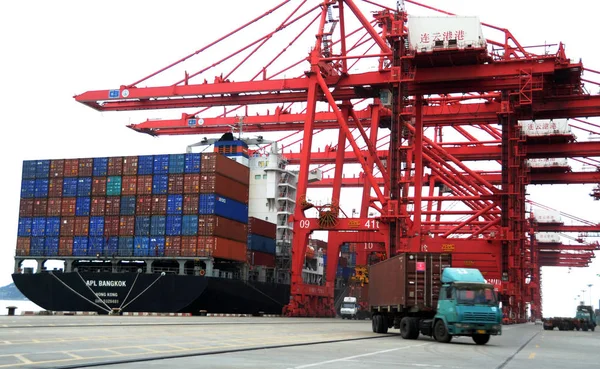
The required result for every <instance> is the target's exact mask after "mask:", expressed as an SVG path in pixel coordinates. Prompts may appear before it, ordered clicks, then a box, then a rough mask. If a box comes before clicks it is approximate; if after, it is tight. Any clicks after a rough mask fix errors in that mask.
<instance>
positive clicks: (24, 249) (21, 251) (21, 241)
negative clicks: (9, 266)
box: [16, 237, 31, 256]
mask: <svg viewBox="0 0 600 369" xmlns="http://www.w3.org/2000/svg"><path fill="white" fill-rule="evenodd" d="M30 247H31V238H29V237H17V251H16V254H17V256H28V255H29V249H30Z"/></svg>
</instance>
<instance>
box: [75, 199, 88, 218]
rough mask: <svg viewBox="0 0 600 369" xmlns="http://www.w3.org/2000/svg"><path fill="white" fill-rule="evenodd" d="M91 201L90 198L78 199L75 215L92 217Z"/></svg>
mask: <svg viewBox="0 0 600 369" xmlns="http://www.w3.org/2000/svg"><path fill="white" fill-rule="evenodd" d="M90 207H91V200H90V198H89V197H78V198H77V200H76V201H75V215H76V216H78V217H87V216H89V215H90Z"/></svg>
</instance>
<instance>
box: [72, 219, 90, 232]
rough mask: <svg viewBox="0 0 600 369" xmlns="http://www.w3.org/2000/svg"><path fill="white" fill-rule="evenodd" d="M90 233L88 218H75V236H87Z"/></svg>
mask: <svg viewBox="0 0 600 369" xmlns="http://www.w3.org/2000/svg"><path fill="white" fill-rule="evenodd" d="M89 233H90V218H89V217H75V232H74V233H73V234H74V235H75V236H87V235H89Z"/></svg>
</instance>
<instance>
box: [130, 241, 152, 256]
mask: <svg viewBox="0 0 600 369" xmlns="http://www.w3.org/2000/svg"><path fill="white" fill-rule="evenodd" d="M149 248H150V237H146V236H136V237H134V238H133V256H148V249H149Z"/></svg>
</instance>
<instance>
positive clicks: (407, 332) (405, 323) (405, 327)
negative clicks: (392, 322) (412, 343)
mask: <svg viewBox="0 0 600 369" xmlns="http://www.w3.org/2000/svg"><path fill="white" fill-rule="evenodd" d="M411 320H412V319H411V318H409V317H407V316H405V317H404V318H402V320H401V321H400V335H401V336H402V338H404V339H405V340H408V339H411V338H412V336H413V331H412V329H413V324H412V321H411Z"/></svg>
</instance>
